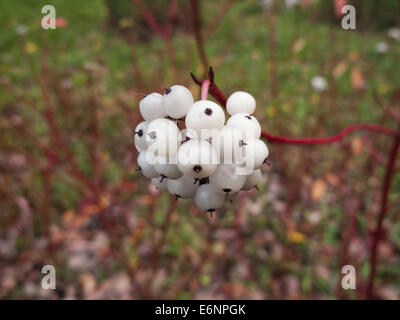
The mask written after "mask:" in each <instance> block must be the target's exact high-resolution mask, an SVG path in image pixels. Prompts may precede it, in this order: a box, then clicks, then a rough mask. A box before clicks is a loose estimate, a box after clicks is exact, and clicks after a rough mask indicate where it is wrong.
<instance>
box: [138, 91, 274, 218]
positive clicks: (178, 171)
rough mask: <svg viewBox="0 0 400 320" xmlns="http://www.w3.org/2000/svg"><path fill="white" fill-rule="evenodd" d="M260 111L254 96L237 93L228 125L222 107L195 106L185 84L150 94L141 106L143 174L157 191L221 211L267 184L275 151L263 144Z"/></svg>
mask: <svg viewBox="0 0 400 320" xmlns="http://www.w3.org/2000/svg"><path fill="white" fill-rule="evenodd" d="M255 107H256V101H255V99H254V98H253V97H252V96H251V95H250V94H249V93H247V92H243V91H237V92H235V93H233V94H232V95H231V96H230V97H229V98H228V100H227V103H226V109H227V112H228V113H229V115H230V118H229V119H228V121H227V122H226V123H225V112H224V110H223V109H222V108H221V107H220V106H219V105H218V104H216V103H215V102H212V101H210V100H199V101H197V102H194V99H193V95H192V93H191V92H190V91H189V90H188V89H187V88H186V87H184V86H181V85H174V86H172V87H170V88H168V89H166V90H165V93H164V94H163V95H161V94H159V93H151V94H148V95H146V96H145V97H144V98H143V99H142V100H141V101H140V103H139V108H140V113H141V115H142V116H143V118H144V120H145V121H143V122H141V123H139V125H138V126H137V127H136V129H135V146H136V149H137V150H138V151H139V156H138V160H137V162H138V170H140V171H141V172H142V174H143V175H144V176H145V177H147V178H151V180H152V183H153V184H154V185H155V187H156V188H158V189H160V190H168V191H169V192H170V193H171V194H172V195H174V196H176V197H177V198H184V199H193V200H194V203H195V204H196V206H197V207H198V208H200V209H201V210H204V211H209V212H213V211H215V210H217V209H219V208H220V207H222V205H223V204H224V201H225V200H228V201H231V202H232V199H233V198H234V197H235V195H236V194H237V193H238V192H239V191H241V190H245V191H247V190H250V189H252V188H254V187H256V188H257V184H258V183H259V182H260V180H261V170H260V167H261V166H262V165H263V164H264V163H266V162H267V158H268V154H269V151H268V148H267V146H266V144H265V143H264V142H263V141H262V140H260V137H261V127H260V124H259V122H258V121H257V119H256V118H255V117H254V116H253V113H254V110H255ZM183 127H185V128H183Z"/></svg>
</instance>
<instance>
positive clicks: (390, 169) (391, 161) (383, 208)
mask: <svg viewBox="0 0 400 320" xmlns="http://www.w3.org/2000/svg"><path fill="white" fill-rule="evenodd" d="M398 130H399V133H400V124H399V128H398ZM399 149H400V135H397V136H396V137H395V138H394V140H393V145H392V149H391V151H390V154H389V158H388V162H387V165H386V169H385V177H384V181H383V186H382V196H381V204H380V209H379V215H378V223H377V226H376V230H375V232H374V234H373V240H372V247H371V256H370V274H369V277H368V284H367V291H366V298H367V299H371V298H373V291H374V280H375V274H376V264H377V258H378V257H377V253H378V246H379V241H380V239H381V236H382V225H383V220H384V219H385V216H386V213H387V211H388V198H389V190H390V186H391V183H392V179H393V173H394V172H395V170H394V166H395V163H396V158H397V154H398V151H399Z"/></svg>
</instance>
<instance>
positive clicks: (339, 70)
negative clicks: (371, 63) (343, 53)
mask: <svg viewBox="0 0 400 320" xmlns="http://www.w3.org/2000/svg"><path fill="white" fill-rule="evenodd" d="M347 67H348V66H347V63H346V62H343V61H342V62H339V63H338V64H337V65H336V66H335V68H333V70H332V74H333V76H334V77H335V78H338V77H340V76H341V75H343V73H345V72H346V70H347Z"/></svg>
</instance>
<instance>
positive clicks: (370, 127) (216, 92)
mask: <svg viewBox="0 0 400 320" xmlns="http://www.w3.org/2000/svg"><path fill="white" fill-rule="evenodd" d="M190 75H191V76H192V79H193V81H194V82H195V83H196V84H197V85H199V86H202V85H203V82H204V81H206V80H204V81H201V80H199V79H198V78H197V77H196V76H195V75H194V74H193V73H191V74H190ZM208 78H209V81H210V84H209V91H208V92H209V94H211V95H212V96H213V97H214V98H215V99H216V100H217V101H218V102H219V103H220V104H221V105H223V106H224V107H225V106H226V100H227V98H226V96H225V95H224V94H223V93H222V92H221V90H220V89H219V88H218V86H217V85H216V84H215V82H214V72H213V69H212V68H211V67H210V69H209V73H208ZM202 97H203V93H202ZM360 130H364V131H372V132H377V133H382V134H386V135H388V136H395V137H397V136H399V133H398V132H397V131H395V130H391V129H388V128H385V127H382V126H380V125H377V124H369V123H360V124H354V125H351V126H349V127H347V128H345V129H343V130H342V131H341V132H339V134H337V135H335V136H332V137H327V138H288V137H282V136H276V135H272V134H270V133H268V132H267V131H265V130H263V131H262V132H261V136H262V137H264V138H266V139H267V140H268V141H270V142H277V143H287V144H323V143H331V142H335V141H340V140H342V139H343V138H344V137H345V136H346V135H348V134H349V133H351V132H353V131H360Z"/></svg>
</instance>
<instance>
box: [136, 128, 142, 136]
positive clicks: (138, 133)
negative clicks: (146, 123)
mask: <svg viewBox="0 0 400 320" xmlns="http://www.w3.org/2000/svg"><path fill="white" fill-rule="evenodd" d="M137 135H138V136H139V137H141V136H143V130H142V129H140V130H139V131H138V132H137Z"/></svg>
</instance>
